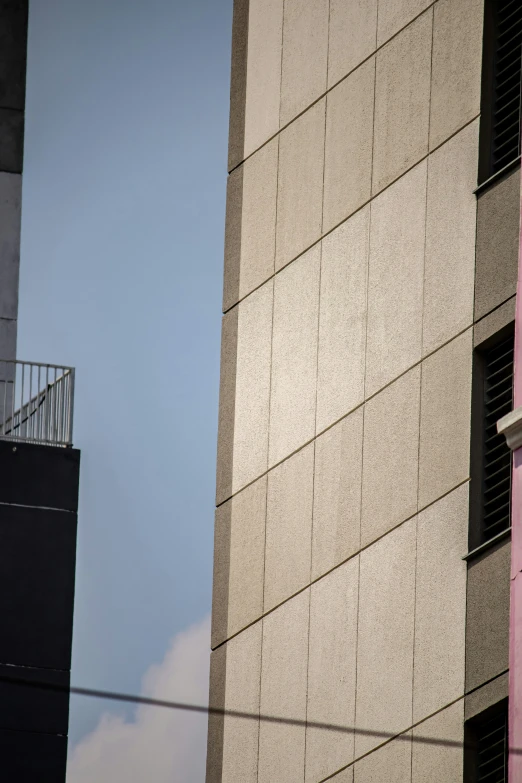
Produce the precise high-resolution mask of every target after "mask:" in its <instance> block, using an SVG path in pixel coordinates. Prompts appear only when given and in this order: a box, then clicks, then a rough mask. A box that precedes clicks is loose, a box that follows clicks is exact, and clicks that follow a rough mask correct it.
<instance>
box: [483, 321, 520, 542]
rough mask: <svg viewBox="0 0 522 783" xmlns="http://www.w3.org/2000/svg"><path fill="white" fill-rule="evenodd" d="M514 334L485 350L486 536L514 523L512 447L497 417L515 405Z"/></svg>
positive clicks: (486, 537) (484, 501)
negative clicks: (512, 513)
mask: <svg viewBox="0 0 522 783" xmlns="http://www.w3.org/2000/svg"><path fill="white" fill-rule="evenodd" d="M513 351H514V336H513V334H511V335H510V336H509V337H507V339H505V340H502V341H501V342H499V343H498V344H497V345H494V346H493V347H491V348H489V350H487V351H486V352H485V354H484V400H483V405H484V408H483V417H484V418H483V428H484V429H483V438H484V440H483V448H484V452H483V455H484V456H483V485H482V487H483V489H482V539H483V541H489V540H490V539H491V538H493V537H494V536H496V535H498V533H501V532H502V531H503V530H506V528H508V527H509V526H510V524H511V474H512V469H511V450H510V449H509V447H508V446H507V444H506V440H505V438H504V436H503V435H499V434H498V433H497V421H498V420H499V419H500V418H501V417H502V416H505V415H506V413H509V411H510V410H512V408H513Z"/></svg>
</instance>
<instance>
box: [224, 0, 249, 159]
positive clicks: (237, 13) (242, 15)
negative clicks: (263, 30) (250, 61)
mask: <svg viewBox="0 0 522 783" xmlns="http://www.w3.org/2000/svg"><path fill="white" fill-rule="evenodd" d="M249 5H250V2H249V0H234V16H233V21H232V63H231V74H230V123H229V130H228V170H229V171H231V170H232V169H233V168H235V167H236V166H237V165H238V164H239V163H241V161H242V160H243V155H244V150H245V104H246V84H247V56H248V10H249Z"/></svg>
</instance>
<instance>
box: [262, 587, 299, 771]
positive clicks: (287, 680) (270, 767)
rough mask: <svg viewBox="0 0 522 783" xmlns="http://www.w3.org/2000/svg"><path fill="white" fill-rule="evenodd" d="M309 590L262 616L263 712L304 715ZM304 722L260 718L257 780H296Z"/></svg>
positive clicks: (279, 714)
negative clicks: (267, 720)
mask: <svg viewBox="0 0 522 783" xmlns="http://www.w3.org/2000/svg"><path fill="white" fill-rule="evenodd" d="M309 611H310V590H305V591H304V592H302V593H299V595H297V596H295V597H294V598H292V599H291V600H290V601H286V603H284V604H283V605H282V606H280V607H278V608H277V609H276V610H275V611H274V612H271V613H270V614H269V615H267V616H266V617H265V618H264V620H263V662H262V675H261V702H260V704H261V706H260V711H261V714H263V715H278V716H280V717H283V718H292V719H297V720H299V721H304V720H305V719H306V690H307V669H308V638H309ZM304 764H305V726H304V725H302V724H298V725H284V724H280V723H268V722H266V721H261V724H260V727H259V770H258V783H275V781H284V783H302V781H303V779H304Z"/></svg>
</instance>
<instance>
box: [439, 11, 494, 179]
mask: <svg viewBox="0 0 522 783" xmlns="http://www.w3.org/2000/svg"><path fill="white" fill-rule="evenodd" d="M483 15H484V3H483V0H439V2H438V3H436V4H435V7H434V18H433V61H432V80H431V111H430V149H433V148H434V147H436V146H437V145H438V144H442V142H443V141H444V140H445V139H447V138H448V137H449V136H450V135H451V134H452V133H455V132H456V131H457V130H459V128H462V126H463V125H464V124H465V123H466V122H469V121H470V120H472V119H473V118H474V117H476V116H477V115H478V114H479V113H480V91H481V76H482V29H483ZM448 179H450V178H448Z"/></svg>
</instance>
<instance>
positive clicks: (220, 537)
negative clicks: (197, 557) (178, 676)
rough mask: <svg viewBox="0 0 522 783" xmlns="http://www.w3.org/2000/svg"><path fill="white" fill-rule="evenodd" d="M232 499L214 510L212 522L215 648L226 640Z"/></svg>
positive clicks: (213, 630) (211, 644)
mask: <svg viewBox="0 0 522 783" xmlns="http://www.w3.org/2000/svg"><path fill="white" fill-rule="evenodd" d="M231 526H232V499H231V500H228V501H227V502H226V503H223V505H222V506H219V508H218V509H216V515H215V522H214V577H213V580H212V630H211V634H210V646H211V647H212V649H214V648H216V647H217V646H218V644H221V643H222V642H224V641H225V639H226V638H227V633H228V603H229V592H230V529H231Z"/></svg>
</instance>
